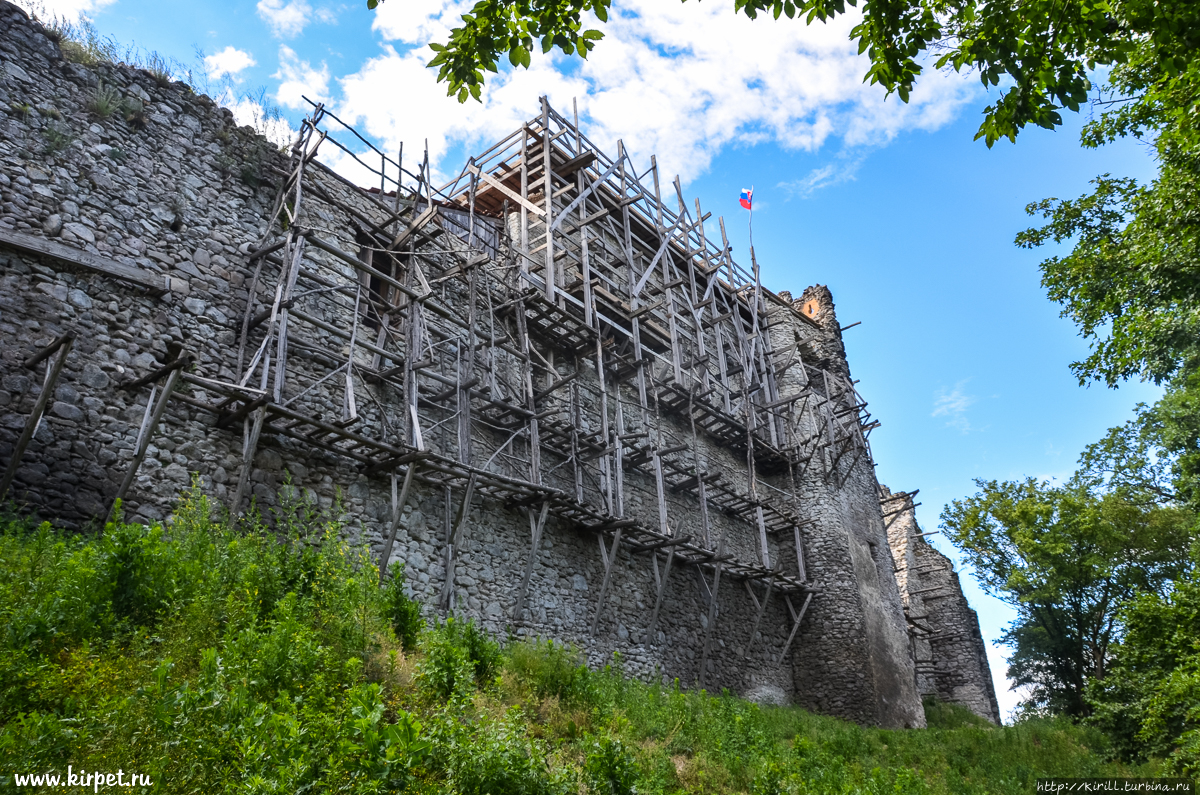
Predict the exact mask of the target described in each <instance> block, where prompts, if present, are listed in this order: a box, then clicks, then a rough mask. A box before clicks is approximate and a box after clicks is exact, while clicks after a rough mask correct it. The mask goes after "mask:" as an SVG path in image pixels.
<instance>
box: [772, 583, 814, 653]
mask: <svg viewBox="0 0 1200 795" xmlns="http://www.w3.org/2000/svg"><path fill="white" fill-rule="evenodd" d="M812 598H813V595H812V594H811V593H807V594H805V595H804V604H802V605H800V612H799V613H797V612H796V608H794V607H792V597H791V596H790V595H788V596H784V597H783V600H784V602H786V603H787V608H788V612H789V613H791V614H792V631H791V634H789V635H788V639H787V643H785V644H783V651H781V652H780V653H779V661H778V663H776V664H777V665H781V664H783V658H784V657H786V656H787V653H788V649H790V648H791V647H792V638H794V637H796V630H798V629H800V622H801V621H803V620H804V614H805V613H806V612H808V604H809V602H811V601H812Z"/></svg>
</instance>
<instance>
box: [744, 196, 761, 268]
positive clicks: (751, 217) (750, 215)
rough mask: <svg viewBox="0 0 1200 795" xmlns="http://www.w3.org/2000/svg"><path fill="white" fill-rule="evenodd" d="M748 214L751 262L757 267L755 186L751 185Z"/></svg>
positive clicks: (747, 225)
mask: <svg viewBox="0 0 1200 795" xmlns="http://www.w3.org/2000/svg"><path fill="white" fill-rule="evenodd" d="M747 210H748V211H749V212H748V213H747V214H746V227H747V228H748V229H749V230H750V262H751V264H753V265H754V266H755V269H757V267H758V265H757V263H756V262H755V259H754V186H753V185H751V186H750V206H749V207H748V208H747Z"/></svg>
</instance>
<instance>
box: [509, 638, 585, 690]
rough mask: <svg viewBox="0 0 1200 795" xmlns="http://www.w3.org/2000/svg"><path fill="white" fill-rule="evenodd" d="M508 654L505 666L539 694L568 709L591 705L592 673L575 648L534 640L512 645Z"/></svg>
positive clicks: (548, 641)
mask: <svg viewBox="0 0 1200 795" xmlns="http://www.w3.org/2000/svg"><path fill="white" fill-rule="evenodd" d="M505 654H506V658H507V659H506V660H505V667H506V668H507V669H508V670H509V672H511V673H512V674H513V675H514V676H515V677H516V678H517V679H518V680H520V681H521V682H523V683H525V684H526V685H527V686H528V687H529V688H530V689H531V690H532V691H533V692H534V694H535V695H537V696H540V697H542V698H546V697H549V696H553V697H555V698H557V699H558V700H559V701H560V702H562V704H563V705H564V706H578V705H584V704H589V703H590V702H591V696H592V689H591V675H590V674H591V672H590V671H589V670H588V667H587V665H585V664H584V661H583V655H582V654H580V653H579V651H578V650H577V649H575V648H574V647H572V646H568V645H565V644H561V643H555V642H554V641H552V640H546V641H540V640H532V639H530V640H523V641H519V642H517V643H513V644H511V645H509V647H508V649H507V650H506V652H505Z"/></svg>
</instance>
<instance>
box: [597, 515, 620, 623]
mask: <svg viewBox="0 0 1200 795" xmlns="http://www.w3.org/2000/svg"><path fill="white" fill-rule="evenodd" d="M621 531H622V528H620V527H618V528H617V532H616V534H615V535H614V536H613V543H612V550H611V551H610V552H607V553H605V552H604V539H603V537H601V539H600V551H601V553H602V554H604V582H603V583H601V585H600V597H599V598H598V599H597V600H596V615H595V617H594V618H593V619H592V635H595V634H596V630H597V629H599V628H600V615H601V614H602V613H603V612H604V597H605V596H606V595H607V594H608V584H609V582H611V581H612V573H613V569H614V568H615V565H614V564H616V562H617V552H618V551H620V547H621Z"/></svg>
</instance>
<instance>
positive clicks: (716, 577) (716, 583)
mask: <svg viewBox="0 0 1200 795" xmlns="http://www.w3.org/2000/svg"><path fill="white" fill-rule="evenodd" d="M723 557H725V536H724V535H722V536H721V538H720V540H719V541H718V542H717V562H716V564H715V565H714V566H713V587H712V593H711V595H710V596H711V598H710V600H709V602H708V622H707V624H706V625H705V627H704V645H703V647H702V648H701V650H700V687H704V677H705V675H706V674H707V673H708V648H709V642H710V641H711V640H712V634H713V627H714V626H716V623H717V616H718V610H717V598H718V589H719V588H720V587H721V559H722V558H723Z"/></svg>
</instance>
